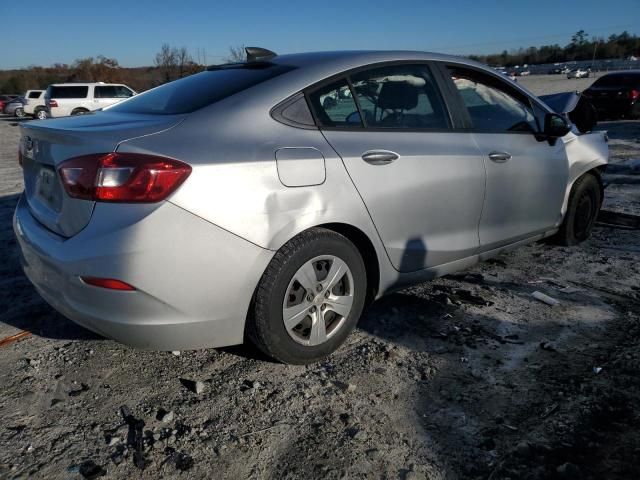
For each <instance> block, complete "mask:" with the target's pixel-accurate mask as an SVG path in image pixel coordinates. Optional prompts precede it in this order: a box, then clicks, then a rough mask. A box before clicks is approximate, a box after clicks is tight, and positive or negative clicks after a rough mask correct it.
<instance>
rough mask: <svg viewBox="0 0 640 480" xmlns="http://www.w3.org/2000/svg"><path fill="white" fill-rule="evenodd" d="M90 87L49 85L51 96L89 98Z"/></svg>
mask: <svg viewBox="0 0 640 480" xmlns="http://www.w3.org/2000/svg"><path fill="white" fill-rule="evenodd" d="M88 92H89V87H87V86H77V85H74V86H68V87H63V86H55V85H52V86H50V87H49V98H58V99H60V98H87V93H88Z"/></svg>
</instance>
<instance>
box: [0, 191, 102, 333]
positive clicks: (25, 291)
mask: <svg viewBox="0 0 640 480" xmlns="http://www.w3.org/2000/svg"><path fill="white" fill-rule="evenodd" d="M18 198H19V195H17V194H14V195H7V196H4V197H0V278H1V279H2V280H1V281H0V285H4V288H2V289H0V323H4V324H6V325H9V326H11V327H14V328H17V329H20V330H26V331H29V332H31V333H33V334H36V335H39V336H41V337H45V338H53V339H58V340H96V339H100V338H102V337H100V336H98V335H96V334H94V333H92V332H90V331H89V330H86V329H84V328H82V327H80V326H79V325H76V324H75V323H73V322H71V321H70V320H67V319H66V318H64V317H63V316H62V315H60V314H59V313H57V312H56V311H55V310H54V309H53V308H51V307H50V306H49V305H48V304H47V303H46V302H45V301H44V300H43V299H42V298H41V297H40V295H38V293H37V292H36V290H35V289H34V287H33V285H31V283H30V282H29V280H28V279H27V278H26V276H25V275H24V273H23V271H22V267H21V265H20V255H19V251H18V245H17V241H16V238H15V236H14V233H13V227H12V219H13V212H14V210H15V207H16V203H17V202H18Z"/></svg>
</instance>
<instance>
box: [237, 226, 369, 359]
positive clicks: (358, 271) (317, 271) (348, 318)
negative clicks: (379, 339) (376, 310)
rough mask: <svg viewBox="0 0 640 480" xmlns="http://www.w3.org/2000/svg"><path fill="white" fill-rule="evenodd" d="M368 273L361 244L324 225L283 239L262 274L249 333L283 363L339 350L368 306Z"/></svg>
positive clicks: (257, 342)
mask: <svg viewBox="0 0 640 480" xmlns="http://www.w3.org/2000/svg"><path fill="white" fill-rule="evenodd" d="M366 291H367V276H366V270H365V265H364V261H363V260H362V256H361V255H360V252H359V251H358V249H357V248H356V247H355V246H354V245H353V243H351V242H350V241H349V240H348V239H347V238H346V237H344V236H342V235H340V234H338V233H336V232H333V231H331V230H327V229H323V228H313V229H311V230H307V231H306V232H303V233H301V234H300V235H298V236H297V237H295V238H293V239H292V240H290V241H289V242H288V243H287V244H285V245H284V246H283V247H282V248H281V249H280V250H279V251H278V252H277V253H276V255H275V256H274V257H273V259H272V260H271V262H270V264H269V266H268V267H267V269H266V271H265V273H264V274H263V276H262V278H261V279H260V282H259V284H258V287H257V289H256V293H255V296H254V301H253V308H252V312H251V314H250V316H249V318H248V320H247V321H248V323H247V335H248V337H249V338H250V339H251V340H252V341H253V343H254V344H255V345H256V346H257V347H258V348H259V349H260V350H262V351H263V352H264V353H266V354H267V355H269V356H270V357H273V358H275V359H276V360H279V361H281V362H284V363H292V364H306V363H312V362H314V361H317V360H320V359H321V358H323V357H325V356H327V355H329V354H330V353H332V352H333V351H334V350H336V349H337V348H338V347H339V346H340V345H341V344H342V343H343V342H344V341H345V339H346V338H347V336H348V335H349V334H350V333H351V331H352V330H353V329H354V328H355V325H356V323H357V322H358V319H359V318H360V315H361V314H362V310H363V308H364V303H365V297H366Z"/></svg>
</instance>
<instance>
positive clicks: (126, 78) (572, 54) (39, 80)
mask: <svg viewBox="0 0 640 480" xmlns="http://www.w3.org/2000/svg"><path fill="white" fill-rule="evenodd" d="M594 56H595V58H596V59H612V58H628V57H631V56H635V57H640V37H638V36H636V35H632V34H630V33H629V32H626V31H624V32H622V33H620V34H614V35H611V36H609V37H608V38H606V39H605V38H601V37H592V36H590V35H589V34H588V33H587V32H585V31H584V30H580V31H578V32H576V33H575V34H574V35H573V36H572V37H571V41H570V43H569V44H567V45H565V46H564V47H562V46H560V45H558V44H554V45H542V46H540V47H529V48H520V49H517V50H512V51H510V52H508V51H507V50H505V51H503V52H502V53H498V54H492V55H469V56H468V57H469V58H472V59H474V60H478V61H480V62H482V63H486V64H488V65H500V66H504V67H510V66H514V65H524V64H529V65H534V64H538V63H564V62H570V61H573V60H591V59H592V58H594ZM243 60H244V48H243V47H231V48H229V55H228V57H227V58H226V61H228V62H238V61H243ZM203 68H204V65H201V64H199V63H197V62H194V60H193V57H192V56H191V55H190V54H189V51H188V50H187V48H186V47H180V48H178V47H172V46H171V45H169V44H167V43H165V44H163V45H162V46H161V47H160V50H159V52H158V53H157V54H156V55H155V58H154V59H153V66H148V67H136V68H125V67H121V66H120V65H119V64H118V60H116V59H115V58H107V57H105V56H103V55H98V56H97V57H88V58H80V59H78V60H76V61H75V62H73V63H72V64H63V63H55V64H53V65H51V66H49V67H40V66H31V67H29V68H26V69H20V70H5V71H0V93H24V92H25V91H26V90H30V89H44V88H46V87H47V86H48V85H50V84H52V83H64V82H111V83H124V84H126V85H129V86H130V87H131V88H133V89H134V90H136V91H138V92H141V91H144V90H147V89H149V88H152V87H155V86H158V85H161V84H163V83H166V82H170V81H172V80H175V79H177V78H181V77H184V76H187V75H191V74H193V73H195V72H198V71H201V70H202V69H203Z"/></svg>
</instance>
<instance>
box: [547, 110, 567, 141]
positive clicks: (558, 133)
mask: <svg viewBox="0 0 640 480" xmlns="http://www.w3.org/2000/svg"><path fill="white" fill-rule="evenodd" d="M570 131H571V125H570V124H569V122H568V121H567V119H566V118H565V117H563V116H562V115H560V114H558V113H547V114H546V115H545V117H544V134H545V135H546V136H547V137H549V138H559V137H564V136H565V135H566V134H567V133H569V132H570Z"/></svg>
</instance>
